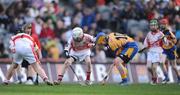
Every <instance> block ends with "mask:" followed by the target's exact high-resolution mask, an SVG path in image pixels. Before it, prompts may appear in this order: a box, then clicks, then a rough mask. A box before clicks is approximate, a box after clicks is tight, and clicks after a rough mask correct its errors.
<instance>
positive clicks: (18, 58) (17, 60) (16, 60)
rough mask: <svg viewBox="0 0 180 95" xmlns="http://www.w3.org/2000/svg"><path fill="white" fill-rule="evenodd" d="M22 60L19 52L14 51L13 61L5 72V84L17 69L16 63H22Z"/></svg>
mask: <svg viewBox="0 0 180 95" xmlns="http://www.w3.org/2000/svg"><path fill="white" fill-rule="evenodd" d="M22 61H23V58H22V56H21V55H20V54H19V52H18V51H16V52H15V53H14V54H13V62H12V64H11V66H10V68H9V69H8V71H7V73H6V80H5V81H4V83H5V84H8V83H9V80H10V78H11V77H12V76H13V74H14V73H15V70H16V69H17V67H18V65H20V64H21V63H22Z"/></svg>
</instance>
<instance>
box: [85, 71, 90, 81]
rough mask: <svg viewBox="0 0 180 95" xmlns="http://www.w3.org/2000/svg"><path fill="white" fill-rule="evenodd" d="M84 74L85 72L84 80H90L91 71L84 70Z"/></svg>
mask: <svg viewBox="0 0 180 95" xmlns="http://www.w3.org/2000/svg"><path fill="white" fill-rule="evenodd" d="M86 74H87V76H86V80H90V76H91V72H86Z"/></svg>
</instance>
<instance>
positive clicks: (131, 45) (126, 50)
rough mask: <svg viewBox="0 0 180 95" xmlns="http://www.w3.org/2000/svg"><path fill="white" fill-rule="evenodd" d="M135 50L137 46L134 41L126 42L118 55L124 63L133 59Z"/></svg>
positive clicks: (136, 50)
mask: <svg viewBox="0 0 180 95" xmlns="http://www.w3.org/2000/svg"><path fill="white" fill-rule="evenodd" d="M137 52H138V46H137V44H136V42H128V43H126V44H125V45H124V46H123V50H122V51H121V53H120V55H119V56H120V58H121V59H122V60H123V61H124V62H125V63H128V62H129V61H130V60H132V59H133V57H134V56H135V55H136V53H137ZM123 56H124V57H123Z"/></svg>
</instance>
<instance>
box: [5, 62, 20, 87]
mask: <svg viewBox="0 0 180 95" xmlns="http://www.w3.org/2000/svg"><path fill="white" fill-rule="evenodd" d="M17 67H18V64H16V63H12V64H11V66H10V68H9V69H8V71H7V73H6V80H5V81H4V84H8V83H9V80H10V79H11V77H12V76H13V74H14V73H15V70H16V68H17Z"/></svg>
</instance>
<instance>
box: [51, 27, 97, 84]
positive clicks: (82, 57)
mask: <svg viewBox="0 0 180 95" xmlns="http://www.w3.org/2000/svg"><path fill="white" fill-rule="evenodd" d="M93 42H94V41H93V37H92V36H90V35H88V34H85V33H83V30H82V29H81V28H80V27H76V28H74V29H73V30H72V38H70V40H69V41H68V44H67V46H66V47H65V54H66V56H67V59H66V60H65V62H64V66H63V69H62V72H61V73H60V74H59V75H58V80H57V81H55V82H54V83H55V84H60V83H61V81H62V79H63V76H64V73H65V72H66V70H67V68H68V67H69V66H70V65H71V64H72V63H73V62H75V61H79V62H80V61H85V63H86V64H87V72H86V74H87V76H86V81H85V84H86V85H90V84H91V82H90V75H91V69H92V67H91V59H90V54H91V50H90V48H91V47H92V46H94V43H93Z"/></svg>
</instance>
